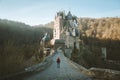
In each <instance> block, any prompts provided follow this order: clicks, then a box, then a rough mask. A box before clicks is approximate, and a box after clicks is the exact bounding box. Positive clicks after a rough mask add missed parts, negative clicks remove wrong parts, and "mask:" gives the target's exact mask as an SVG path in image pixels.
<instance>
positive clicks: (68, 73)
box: [24, 51, 91, 80]
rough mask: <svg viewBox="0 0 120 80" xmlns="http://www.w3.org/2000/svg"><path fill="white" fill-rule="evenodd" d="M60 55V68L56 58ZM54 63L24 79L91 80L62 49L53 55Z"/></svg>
mask: <svg viewBox="0 0 120 80" xmlns="http://www.w3.org/2000/svg"><path fill="white" fill-rule="evenodd" d="M57 57H60V59H61V64H60V68H57V64H56V59H57ZM52 59H53V63H52V64H51V66H50V67H48V68H47V69H45V70H44V71H42V72H39V73H37V74H35V75H32V76H30V77H27V78H25V79H24V80H91V79H90V78H89V77H87V76H85V75H83V74H82V73H81V72H80V71H79V70H78V69H77V68H75V67H74V66H72V65H71V64H70V63H69V60H68V59H67V58H66V57H65V56H64V55H63V53H62V51H59V52H57V53H56V54H55V55H54V56H53V58H52Z"/></svg>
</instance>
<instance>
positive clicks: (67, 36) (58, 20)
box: [53, 11, 79, 48]
mask: <svg viewBox="0 0 120 80" xmlns="http://www.w3.org/2000/svg"><path fill="white" fill-rule="evenodd" d="M56 39H59V40H60V39H62V40H64V41H65V45H66V47H67V48H73V47H74V43H76V47H77V48H79V42H78V39H79V30H78V25H77V17H75V16H72V14H71V12H70V11H69V12H68V14H67V15H66V14H65V12H64V11H60V12H58V13H57V15H56V16H55V21H54V29H53V40H54V42H55V40H56Z"/></svg>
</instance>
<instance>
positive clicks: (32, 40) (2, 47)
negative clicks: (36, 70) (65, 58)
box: [0, 19, 52, 76]
mask: <svg viewBox="0 0 120 80" xmlns="http://www.w3.org/2000/svg"><path fill="white" fill-rule="evenodd" d="M46 32H48V34H50V36H51V38H52V29H50V28H46V27H45V26H44V27H34V26H33V27H31V26H29V25H26V24H24V23H21V22H15V21H10V20H3V19H0V76H4V75H8V74H11V73H15V72H18V71H20V70H22V69H24V68H25V67H28V66H31V65H33V64H36V63H38V62H40V61H41V60H42V54H41V53H38V49H39V47H40V46H39V42H40V40H41V38H42V37H43V36H44V34H45V33H46Z"/></svg>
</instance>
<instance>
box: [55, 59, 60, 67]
mask: <svg viewBox="0 0 120 80" xmlns="http://www.w3.org/2000/svg"><path fill="white" fill-rule="evenodd" d="M56 62H57V68H60V58H59V57H58V58H57V60H56Z"/></svg>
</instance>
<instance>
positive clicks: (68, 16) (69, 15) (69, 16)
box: [67, 11, 72, 20]
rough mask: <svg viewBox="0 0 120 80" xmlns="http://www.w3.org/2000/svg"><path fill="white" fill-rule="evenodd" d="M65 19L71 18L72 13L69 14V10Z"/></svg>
mask: <svg viewBox="0 0 120 80" xmlns="http://www.w3.org/2000/svg"><path fill="white" fill-rule="evenodd" d="M67 19H68V20H71V19H72V14H71V12H70V11H69V12H68V14H67Z"/></svg>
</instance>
